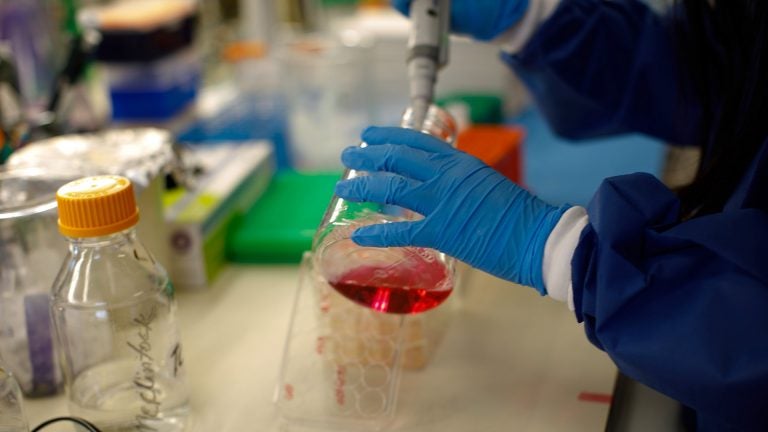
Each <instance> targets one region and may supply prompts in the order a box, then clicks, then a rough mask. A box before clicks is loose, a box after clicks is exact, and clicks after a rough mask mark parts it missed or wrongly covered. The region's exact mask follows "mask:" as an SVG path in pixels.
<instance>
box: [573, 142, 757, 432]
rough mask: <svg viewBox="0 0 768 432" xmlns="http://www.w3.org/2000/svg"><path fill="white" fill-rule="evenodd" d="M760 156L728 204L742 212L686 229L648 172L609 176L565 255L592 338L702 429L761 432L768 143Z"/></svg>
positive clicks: (714, 216) (699, 220) (673, 201)
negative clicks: (689, 411)
mask: <svg viewBox="0 0 768 432" xmlns="http://www.w3.org/2000/svg"><path fill="white" fill-rule="evenodd" d="M763 154H764V156H765V158H764V159H765V160H764V162H765V166H764V167H760V168H761V169H760V170H757V169H755V170H753V174H752V177H750V178H749V180H750V181H751V182H750V181H748V182H747V184H746V185H743V186H742V188H741V190H743V191H746V193H739V194H737V195H735V197H734V198H733V199H732V201H733V200H736V199H740V197H741V203H742V204H744V203H746V204H748V205H731V206H729V207H728V208H726V210H725V211H723V212H722V213H718V214H712V215H707V216H701V217H698V218H694V219H691V220H688V221H683V222H679V220H678V206H679V202H678V199H677V197H676V196H675V195H674V194H673V193H672V192H671V191H670V190H669V189H667V188H666V187H665V186H664V185H662V184H661V183H660V182H659V181H658V180H657V179H655V178H654V177H653V176H650V175H648V174H633V175H627V176H621V177H615V178H610V179H607V180H605V181H604V183H603V184H602V185H601V187H600V188H599V190H598V192H597V193H596V195H595V196H594V198H593V200H592V202H591V203H590V205H589V208H588V213H589V219H590V223H589V224H588V225H587V227H586V228H585V229H584V231H583V232H582V235H581V240H580V242H579V246H578V247H577V249H576V252H575V254H574V257H573V260H572V276H573V295H574V304H575V307H576V314H577V318H578V319H579V320H580V321H583V323H584V326H585V329H586V333H587V336H588V338H589V340H590V341H591V342H592V343H593V344H595V345H596V346H597V347H599V348H601V349H603V350H604V351H606V352H607V353H608V354H609V355H610V357H611V358H612V359H613V361H614V362H615V363H616V365H617V366H618V367H619V369H620V370H621V371H622V372H624V373H625V374H627V375H628V376H630V377H632V378H634V379H636V380H638V381H640V382H642V383H644V384H646V385H648V386H650V387H652V388H655V389H656V390H658V391H660V392H662V393H664V394H667V395H669V396H670V397H673V398H675V399H676V400H678V401H680V402H681V403H683V404H685V405H687V406H689V407H691V408H693V409H694V410H696V411H697V413H698V418H699V421H700V424H699V431H710V430H711V431H729V430H739V431H768V336H767V333H768V212H766V211H765V207H768V205H766V204H768V203H766V200H768V179H767V178H766V177H768V176H767V175H766V171H765V170H764V169H763V168H768V143H766V148H764V149H763ZM748 177H749V176H748ZM747 195H751V198H749V199H743V197H744V196H747ZM760 196H762V198H760V200H761V201H762V202H760V203H757V205H756V203H755V200H754V198H756V197H760ZM750 202H751V203H752V204H749V203H750ZM758 207H763V208H758Z"/></svg>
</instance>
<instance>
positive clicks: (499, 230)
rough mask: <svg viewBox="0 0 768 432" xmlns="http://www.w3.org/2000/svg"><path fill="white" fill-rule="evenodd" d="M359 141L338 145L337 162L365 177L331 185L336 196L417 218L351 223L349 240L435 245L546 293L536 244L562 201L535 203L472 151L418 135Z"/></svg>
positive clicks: (386, 132)
mask: <svg viewBox="0 0 768 432" xmlns="http://www.w3.org/2000/svg"><path fill="white" fill-rule="evenodd" d="M362 139H363V141H364V142H366V143H367V144H368V146H367V147H364V148H361V147H350V148H347V149H345V150H344V152H343V153H342V155H341V160H342V161H343V162H344V164H345V165H346V166H348V167H349V168H352V169H355V170H361V171H368V172H370V173H371V175H369V176H361V177H356V178H353V179H351V180H345V181H342V182H339V183H338V184H337V186H336V193H337V194H338V195H339V196H340V197H342V198H344V199H347V200H350V201H371V202H377V203H385V204H394V205H398V206H401V207H405V208H407V209H410V210H413V211H415V212H418V213H420V214H422V215H424V219H422V220H418V221H414V222H396V223H387V224H379V225H371V226H367V227H363V228H358V229H357V230H356V231H355V232H354V233H353V235H352V240H353V241H355V242H356V243H358V244H359V245H361V246H374V247H385V246H420V247H429V248H433V249H437V250H440V251H442V252H444V253H446V254H448V255H451V256H453V257H455V258H458V259H460V260H462V261H464V262H466V263H468V264H470V265H472V266H474V267H477V268H479V269H481V270H484V271H486V272H488V273H491V274H493V275H495V276H498V277H501V278H503V279H507V280H510V281H513V282H517V283H520V284H523V285H528V286H532V287H535V288H536V289H537V290H538V291H539V292H540V293H542V294H546V289H545V287H544V281H543V279H542V260H543V258H544V245H545V243H546V241H547V238H548V237H549V234H550V233H551V232H552V229H553V228H554V227H555V225H556V224H557V222H558V221H559V220H560V217H561V216H562V214H563V213H564V212H565V210H567V209H568V206H563V207H559V208H558V207H553V206H551V205H549V204H547V203H545V202H544V201H541V200H540V199H538V198H536V197H534V196H533V195H531V194H530V193H528V192H527V191H525V190H524V189H522V188H521V187H519V186H517V185H516V184H514V183H512V182H511V181H510V180H508V179H507V178H506V177H504V176H503V175H501V174H500V173H498V172H497V171H496V170H494V169H493V168H491V167H489V166H487V165H485V164H484V163H483V162H481V161H480V160H479V159H477V158H475V157H474V156H471V155H468V154H466V153H464V152H462V151H459V150H456V149H454V148H453V147H451V146H449V145H448V144H446V143H445V142H443V141H441V140H439V139H437V138H434V137H432V136H430V135H427V134H425V133H421V132H417V131H414V130H410V129H403V128H397V127H387V128H380V127H371V128H368V129H366V130H365V131H364V132H363V134H362Z"/></svg>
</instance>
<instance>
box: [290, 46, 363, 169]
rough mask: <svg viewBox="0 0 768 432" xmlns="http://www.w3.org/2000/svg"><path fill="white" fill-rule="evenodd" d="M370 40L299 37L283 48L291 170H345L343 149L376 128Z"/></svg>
mask: <svg viewBox="0 0 768 432" xmlns="http://www.w3.org/2000/svg"><path fill="white" fill-rule="evenodd" d="M368 54H369V51H368V47H367V46H366V44H365V41H364V40H362V39H360V38H358V37H357V36H355V35H348V37H345V38H339V39H334V38H329V37H325V36H317V35H314V36H312V35H309V36H299V37H297V38H295V39H293V40H291V41H289V42H287V43H285V44H284V45H282V46H281V47H280V48H279V52H278V54H277V55H278V59H279V63H280V66H281V67H280V73H281V76H282V77H283V80H282V83H283V91H284V93H285V95H286V102H287V108H288V126H289V142H290V147H289V148H290V154H291V160H292V166H293V167H294V168H296V169H297V170H302V171H329V170H337V171H341V170H342V166H341V162H340V161H339V156H338V155H339V153H340V152H341V150H342V149H343V148H345V147H347V146H349V145H350V143H353V142H356V141H357V140H358V137H359V134H360V131H361V130H363V128H365V127H366V126H367V125H369V124H370V123H371V120H372V119H373V118H374V116H373V112H374V109H375V106H376V102H375V100H374V99H373V91H372V90H373V89H372V86H371V82H370V79H369V76H370V69H369V65H370V61H369V59H368V57H367V56H368Z"/></svg>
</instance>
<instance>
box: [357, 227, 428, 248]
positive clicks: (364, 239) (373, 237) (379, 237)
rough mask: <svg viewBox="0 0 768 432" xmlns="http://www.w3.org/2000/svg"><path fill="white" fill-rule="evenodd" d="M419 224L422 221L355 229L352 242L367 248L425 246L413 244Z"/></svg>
mask: <svg viewBox="0 0 768 432" xmlns="http://www.w3.org/2000/svg"><path fill="white" fill-rule="evenodd" d="M420 224H422V221H418V222H393V223H383V224H376V225H368V226H364V227H362V228H358V229H356V230H355V231H354V232H353V233H352V241H354V242H355V243H357V244H358V245H360V246H368V247H399V246H425V245H417V244H414V243H413V240H414V234H415V233H416V232H417V230H418V227H419V226H420Z"/></svg>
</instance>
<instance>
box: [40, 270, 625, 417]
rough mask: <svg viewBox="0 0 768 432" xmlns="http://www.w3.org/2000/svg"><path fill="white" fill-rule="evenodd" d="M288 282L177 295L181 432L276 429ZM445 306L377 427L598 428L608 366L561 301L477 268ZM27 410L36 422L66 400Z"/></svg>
mask: <svg viewBox="0 0 768 432" xmlns="http://www.w3.org/2000/svg"><path fill="white" fill-rule="evenodd" d="M298 278H299V272H298V267H297V266H287V265H286V266H231V267H229V268H227V269H226V270H225V271H224V273H223V274H222V275H221V276H220V277H219V278H218V279H217V281H216V283H215V284H214V286H212V287H211V288H210V289H209V290H207V291H200V292H180V293H178V297H177V298H178V303H179V319H180V325H181V332H182V339H183V341H184V356H185V365H186V367H187V372H188V380H189V384H190V387H191V397H192V409H193V412H194V418H193V425H192V428H191V430H192V431H195V432H209V431H210V432H230V431H231V432H243V431H264V432H272V431H278V430H280V421H279V416H278V413H277V411H276V408H275V405H274V404H273V395H274V393H275V392H274V390H275V386H276V384H277V378H278V373H279V369H280V361H281V357H282V350H283V343H284V340H285V337H286V334H287V329H288V323H289V320H290V313H291V307H292V303H293V297H294V294H295V291H296V286H297V282H298ZM448 301H451V302H459V304H458V305H456V306H457V307H456V309H455V312H453V315H452V317H451V320H450V324H449V326H450V327H449V328H448V330H447V332H446V334H445V337H444V339H443V340H442V341H441V343H440V345H439V347H438V349H437V351H436V352H435V355H434V357H433V358H432V360H431V362H430V364H429V365H428V366H427V367H426V368H425V369H423V370H420V371H416V372H404V376H403V378H402V381H401V384H400V392H399V399H398V405H397V411H396V417H395V421H394V423H393V424H392V425H391V427H390V428H389V429H388V431H393V432H394V431H397V432H406V431H409V432H410V431H412V432H431V431H441V432H451V431H462V432H464V431H474V432H482V431H516V432H533V431H542V432H554V431H568V432H574V431H590V432H592V431H600V430H603V429H604V428H605V422H606V418H607V415H608V410H609V404H608V402H607V401H606V400H605V398H606V396H607V395H608V394H610V393H611V391H612V388H613V383H614V379H615V376H616V368H615V366H614V365H613V363H612V362H611V361H610V359H609V358H608V357H607V356H606V355H605V354H604V353H602V352H601V351H599V350H597V349H595V348H594V347H592V346H591V345H590V344H589V342H588V341H587V340H586V337H585V336H584V331H583V328H582V326H581V325H579V324H577V323H576V321H575V319H574V317H573V314H572V313H571V312H570V311H569V310H568V308H567V306H566V305H565V304H562V303H559V302H556V301H554V300H551V299H548V298H542V297H540V296H539V295H538V294H537V293H536V292H534V291H533V290H531V289H528V288H521V287H517V286H514V285H512V284H509V283H507V282H504V281H501V280H498V279H495V278H493V277H490V276H488V275H486V274H484V273H481V272H478V271H468V272H466V274H465V279H464V290H463V291H461V292H457V293H456V294H455V295H453V296H452V297H451V298H449V300H448ZM442 307H446V306H442ZM26 411H27V416H28V417H29V420H30V425H31V426H36V425H38V424H39V423H41V422H42V421H43V420H45V419H48V418H51V417H54V416H57V415H65V414H66V413H67V411H66V400H65V398H64V397H63V396H58V397H56V398H49V399H37V400H27V401H26ZM67 428H69V429H67ZM53 430H56V431H59V430H72V429H71V426H66V428H65V427H63V426H62V427H59V428H58V429H56V428H53V427H51V428H48V429H46V432H48V431H53Z"/></svg>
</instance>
